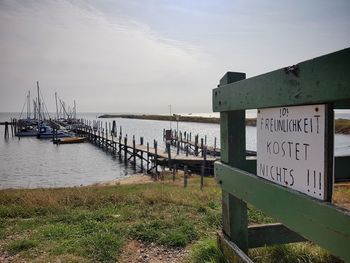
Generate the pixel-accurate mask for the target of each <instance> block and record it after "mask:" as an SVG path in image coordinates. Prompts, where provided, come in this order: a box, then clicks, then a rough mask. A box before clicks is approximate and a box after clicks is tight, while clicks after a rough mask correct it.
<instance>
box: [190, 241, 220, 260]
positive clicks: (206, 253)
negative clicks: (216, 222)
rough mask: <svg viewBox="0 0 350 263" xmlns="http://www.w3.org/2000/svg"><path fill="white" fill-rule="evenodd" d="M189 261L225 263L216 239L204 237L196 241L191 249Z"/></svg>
mask: <svg viewBox="0 0 350 263" xmlns="http://www.w3.org/2000/svg"><path fill="white" fill-rule="evenodd" d="M191 261H192V262H194V263H214V262H215V263H225V262H226V261H225V259H224V256H223V255H222V253H221V251H220V249H219V247H218V244H217V241H216V239H213V238H206V239H203V240H200V241H199V242H198V243H196V244H195V245H194V246H193V247H192V250H191Z"/></svg>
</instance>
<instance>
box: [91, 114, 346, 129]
mask: <svg viewBox="0 0 350 263" xmlns="http://www.w3.org/2000/svg"><path fill="white" fill-rule="evenodd" d="M178 116H179V117H178V121H180V122H197V123H212V124H219V123H220V118H216V117H200V116H180V115H178ZM98 118H126V119H139V120H154V121H177V119H176V116H170V115H149V114H142V115H137V114H103V115H100V116H98ZM246 125H247V126H256V118H246ZM335 133H341V134H350V120H348V119H336V120H335Z"/></svg>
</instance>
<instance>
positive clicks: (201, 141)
mask: <svg viewBox="0 0 350 263" xmlns="http://www.w3.org/2000/svg"><path fill="white" fill-rule="evenodd" d="M201 152H202V157H203V155H204V154H203V138H201Z"/></svg>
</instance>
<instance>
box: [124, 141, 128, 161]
mask: <svg viewBox="0 0 350 263" xmlns="http://www.w3.org/2000/svg"><path fill="white" fill-rule="evenodd" d="M127 145H128V137H127V136H125V137H124V160H125V162H126V161H127V160H128V159H127V154H128V146H127Z"/></svg>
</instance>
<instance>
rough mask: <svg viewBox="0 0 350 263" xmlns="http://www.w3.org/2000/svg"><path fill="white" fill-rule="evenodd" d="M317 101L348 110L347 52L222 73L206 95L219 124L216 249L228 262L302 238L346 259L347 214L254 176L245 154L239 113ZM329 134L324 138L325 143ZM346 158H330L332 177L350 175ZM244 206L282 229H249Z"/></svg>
mask: <svg viewBox="0 0 350 263" xmlns="http://www.w3.org/2000/svg"><path fill="white" fill-rule="evenodd" d="M320 103H322V104H327V105H328V106H329V107H331V108H332V107H333V108H335V109H337V108H350V48H348V49H344V50H341V51H338V52H335V53H331V54H328V55H325V56H321V57H318V58H315V59H312V60H308V61H305V62H302V63H299V64H297V65H293V66H291V67H286V68H282V69H279V70H276V71H272V72H270V73H266V74H263V75H260V76H256V77H253V78H249V79H246V76H245V74H244V73H239V72H228V73H226V74H225V76H224V77H223V78H222V79H221V80H220V84H219V85H218V88H216V89H214V90H213V110H214V111H215V112H220V119H221V121H220V128H221V162H217V163H215V175H216V177H217V180H218V182H219V183H220V184H221V186H222V209H223V234H224V239H225V242H226V245H225V247H224V248H223V250H224V251H227V248H230V249H231V250H232V253H234V254H235V256H234V257H231V258H233V261H237V262H250V261H249V259H247V257H246V256H242V255H244V254H245V253H247V251H248V249H249V248H253V247H259V246H264V245H272V244H281V243H289V242H298V241H304V240H305V239H307V240H310V241H313V242H315V243H317V244H319V245H320V246H322V247H324V248H326V249H328V250H329V251H330V252H331V253H332V254H334V255H336V256H339V257H340V258H342V259H343V260H345V261H349V262H350V213H349V211H347V210H343V209H340V208H338V207H335V206H334V205H332V204H331V203H330V202H325V201H320V200H317V199H315V198H312V197H309V196H307V195H305V194H302V193H299V192H297V191H294V190H291V189H288V188H285V187H282V186H279V185H277V184H274V183H272V182H270V181H267V180H264V179H262V178H259V177H257V176H256V174H255V173H256V160H254V159H251V158H250V159H248V158H247V157H246V141H245V110H246V109H256V108H269V107H284V106H294V105H312V104H320ZM333 137H334V134H333V133H331V134H329V135H328V136H327V140H328V143H329V144H332V142H333V139H334V138H333ZM329 149H331V151H332V152H330V153H329V155H328V156H329V157H330V159H332V156H333V148H332V147H330V148H329ZM348 159H349V157H340V158H336V159H335V162H334V165H335V167H334V170H335V173H336V175H333V176H334V177H335V178H341V177H344V176H345V175H348V174H349V173H350V169H348V162H347V160H348ZM332 163H333V162H332V161H330V164H332ZM332 168H333V167H330V168H329V169H330V171H332ZM330 187H331V188H332V187H333V183H332V182H331V185H330ZM330 192H331V190H330ZM247 203H250V204H252V205H253V206H255V207H257V208H258V209H260V210H262V211H263V212H265V213H267V214H268V215H270V216H272V217H274V218H276V219H277V220H279V221H280V222H281V224H272V225H264V226H249V227H248V218H247ZM286 204H288V206H286ZM221 242H222V240H221Z"/></svg>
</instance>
